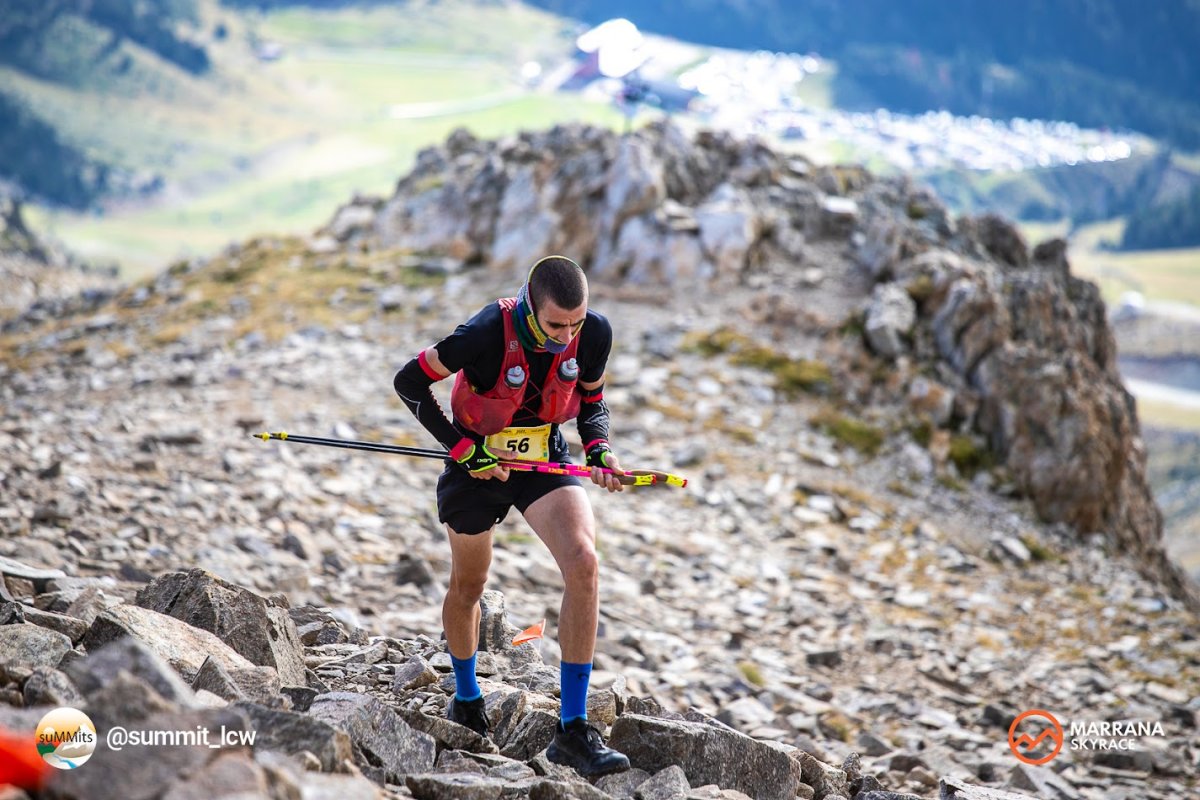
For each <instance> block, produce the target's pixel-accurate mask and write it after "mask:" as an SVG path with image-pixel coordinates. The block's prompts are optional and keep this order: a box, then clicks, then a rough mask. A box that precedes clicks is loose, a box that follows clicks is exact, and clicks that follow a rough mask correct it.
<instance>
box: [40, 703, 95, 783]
mask: <svg viewBox="0 0 1200 800" xmlns="http://www.w3.org/2000/svg"><path fill="white" fill-rule="evenodd" d="M97 741H99V739H98V737H97V736H96V726H95V725H93V724H92V721H91V720H90V719H88V716H87V714H84V713H83V712H82V711H76V710H75V709H73V708H56V709H54V710H53V711H51V712H50V713H49V714H47V715H46V716H44V717H42V721H41V722H39V723H38V726H37V751H38V754H39V755H41V757H42V759H43V760H45V762H46V763H47V764H49V765H50V766H52V767H57V768H58V769H75V768H76V767H81V766H83V765H84V764H85V763H87V760H88V759H89V758H91V757H92V753H93V752H95V750H96V743H97Z"/></svg>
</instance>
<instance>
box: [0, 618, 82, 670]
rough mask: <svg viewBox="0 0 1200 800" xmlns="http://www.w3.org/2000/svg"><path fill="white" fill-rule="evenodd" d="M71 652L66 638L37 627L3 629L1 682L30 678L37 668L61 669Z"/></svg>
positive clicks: (1, 632)
mask: <svg viewBox="0 0 1200 800" xmlns="http://www.w3.org/2000/svg"><path fill="white" fill-rule="evenodd" d="M70 649H71V640H70V639H69V638H68V637H66V636H64V635H63V634H61V633H59V632H57V631H52V630H49V629H47V628H40V627H38V626H36V625H0V678H3V676H4V675H9V676H12V677H18V676H19V677H21V678H25V677H28V674H29V672H31V671H32V670H34V669H35V668H37V667H57V666H58V662H60V661H62V658H63V656H65V655H66V654H67V653H68V651H70Z"/></svg>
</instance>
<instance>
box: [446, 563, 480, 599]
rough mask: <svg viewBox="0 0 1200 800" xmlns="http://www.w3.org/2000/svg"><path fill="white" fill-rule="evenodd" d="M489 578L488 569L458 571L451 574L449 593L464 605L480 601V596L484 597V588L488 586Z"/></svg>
mask: <svg viewBox="0 0 1200 800" xmlns="http://www.w3.org/2000/svg"><path fill="white" fill-rule="evenodd" d="M487 579H488V574H487V571H486V570H484V571H483V572H478V571H473V572H469V573H463V572H456V573H454V574H452V575H451V576H450V588H449V590H448V594H450V595H452V596H453V597H454V599H455V600H456V601H458V602H460V603H462V604H463V605H472V604H474V603H478V602H479V598H481V597H483V590H484V589H485V588H486V587H487Z"/></svg>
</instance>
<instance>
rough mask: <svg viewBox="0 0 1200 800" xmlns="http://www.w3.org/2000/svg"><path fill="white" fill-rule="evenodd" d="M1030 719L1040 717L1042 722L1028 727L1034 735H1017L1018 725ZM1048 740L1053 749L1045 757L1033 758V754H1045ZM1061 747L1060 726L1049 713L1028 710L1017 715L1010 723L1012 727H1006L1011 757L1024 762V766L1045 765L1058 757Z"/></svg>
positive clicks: (1061, 731)
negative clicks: (1033, 731) (1036, 725)
mask: <svg viewBox="0 0 1200 800" xmlns="http://www.w3.org/2000/svg"><path fill="white" fill-rule="evenodd" d="M1030 717H1042V718H1044V720H1045V721H1044V722H1043V723H1042V724H1041V725H1040V726H1038V727H1034V726H1033V725H1030V726H1028V727H1030V728H1032V729H1033V730H1035V731H1036V733H1034V734H1032V735H1031V734H1030V733H1028V732H1022V733H1020V734H1019V735H1018V734H1017V728H1018V726H1020V724H1021V723H1022V722H1023V721H1024V720H1026V719H1029V718H1030ZM1047 739H1050V740H1051V742H1053V744H1054V749H1053V750H1051V751H1050V753H1049V754H1047V755H1042V756H1035V755H1031V754H1033V753H1041V752H1045V750H1046V748H1047V747H1048V745H1046V744H1045V742H1046V740H1047ZM1062 746H1063V729H1062V725H1060V724H1058V720H1056V719H1055V718H1054V715H1053V714H1051V713H1050V712H1049V711H1043V710H1042V709H1040V708H1034V709H1030V710H1029V711H1024V712H1022V713H1020V714H1018V715H1017V718H1016V719H1014V720H1013V721H1012V725H1009V726H1008V748H1009V749H1010V750H1012V752H1013V755H1014V756H1016V757H1017V758H1019V759H1020V760H1021V761H1024V762H1025V763H1026V764H1045V763H1046V762H1047V761H1049V760H1050V759H1052V758H1054V757H1055V756H1056V755H1058V753H1059V751H1060V750H1062Z"/></svg>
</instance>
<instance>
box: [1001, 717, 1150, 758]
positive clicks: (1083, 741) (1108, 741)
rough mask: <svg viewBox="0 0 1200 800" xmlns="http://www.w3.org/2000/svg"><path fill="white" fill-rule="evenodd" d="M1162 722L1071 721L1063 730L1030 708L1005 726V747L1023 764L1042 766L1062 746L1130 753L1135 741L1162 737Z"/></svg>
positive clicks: (1136, 742)
mask: <svg viewBox="0 0 1200 800" xmlns="http://www.w3.org/2000/svg"><path fill="white" fill-rule="evenodd" d="M1163 735H1165V734H1164V732H1163V727H1162V723H1161V722H1157V721H1153V722H1146V721H1133V720H1126V721H1118V722H1110V721H1103V722H1098V721H1087V720H1072V721H1071V723H1070V726H1069V727H1068V728H1067V729H1065V730H1064V728H1063V726H1062V724H1061V723H1059V721H1058V720H1057V719H1056V718H1055V716H1054V715H1053V714H1051V713H1050V712H1049V711H1045V710H1043V709H1040V708H1034V709H1030V710H1029V711H1024V712H1022V713H1020V714H1018V715H1017V717H1016V718H1015V719H1014V720H1013V721H1012V724H1011V725H1009V727H1008V746H1009V749H1011V750H1012V753H1013V755H1014V756H1016V757H1017V758H1018V759H1020V760H1021V761H1024V762H1025V763H1026V764H1045V763H1047V762H1048V761H1051V760H1052V759H1054V758H1055V757H1056V756H1057V755H1058V754H1059V753H1060V752H1062V749H1063V747H1064V746H1066V747H1067V748H1068V749H1070V750H1085V751H1097V750H1133V749H1135V748H1136V747H1137V744H1138V739H1140V738H1143V737H1147V736H1163Z"/></svg>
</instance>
